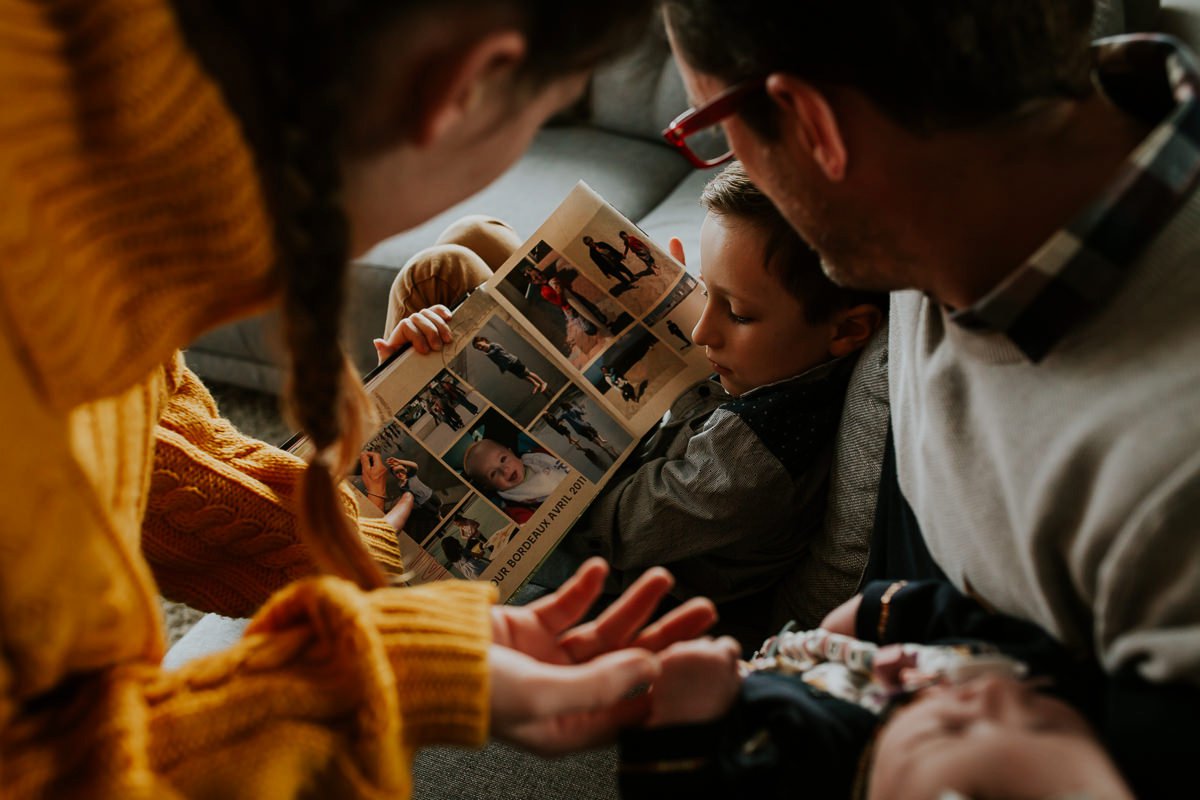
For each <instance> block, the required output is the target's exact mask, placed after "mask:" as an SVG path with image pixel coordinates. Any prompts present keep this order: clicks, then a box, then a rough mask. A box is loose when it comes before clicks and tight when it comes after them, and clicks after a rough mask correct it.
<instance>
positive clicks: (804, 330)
mask: <svg viewBox="0 0 1200 800" xmlns="http://www.w3.org/2000/svg"><path fill="white" fill-rule="evenodd" d="M701 202H702V203H703V204H704V206H705V207H706V208H707V210H708V215H707V217H706V218H705V221H704V226H703V228H702V230H701V255H702V269H701V273H702V278H703V280H704V283H705V285H706V295H707V303H706V306H705V309H704V312H703V314H702V316H701V318H700V321H699V323H698V324H697V325H696V327H695V330H694V331H693V332H692V341H693V342H694V343H695V345H696V346H697V347H703V348H704V350H705V354H706V355H707V356H708V359H709V361H710V362H711V364H712V367H713V370H714V372H715V373H716V375H715V376H714V377H713V378H712V379H709V380H707V381H704V382H702V383H700V384H698V385H696V386H694V387H693V388H692V389H690V390H689V391H688V392H686V393H685V394H684V395H683V396H682V397H681V398H679V400H677V401H676V402H675V403H674V405H673V406H672V407H671V410H670V412H669V413H668V414H667V415H666V416H665V417H664V418H663V421H662V423H661V424H660V425H659V426H658V428H657V429H656V430H654V431H652V432H651V434H650V435H648V436H647V437H646V439H644V440H643V442H642V444H641V447H640V450H639V452H638V453H637V454H635V455H634V456H633V457H631V458H630V460H629V461H628V462H626V464H625V465H623V466H622V468H621V471H620V472H619V473H618V474H617V475H616V476H615V477H614V478H613V480H612V482H611V483H609V485H608V486H607V487H606V488H605V490H604V492H603V493H602V494H601V496H600V497H598V498H597V499H596V500H595V502H593V504H592V505H591V507H590V508H589V509H588V511H587V513H586V514H585V515H584V517H583V518H582V519H581V520H580V521H579V523H577V525H576V526H575V528H574V529H573V531H572V533H571V535H570V536H569V537H568V539H567V544H566V547H568V548H570V549H572V550H573V551H575V553H576V554H577V555H592V554H600V555H603V556H604V557H605V558H607V559H608V560H609V561H610V562H611V563H612V565H613V567H614V573H613V574H614V578H615V580H616V582H617V583H620V584H622V585H627V584H628V583H629V582H631V581H632V580H634V579H635V578H636V577H637V575H639V574H640V573H641V572H642V571H643V570H645V569H646V568H648V567H650V566H654V565H669V567H670V569H671V571H672V573H673V574H674V575H675V576H676V588H675V593H676V594H677V595H678V596H679V597H680V598H686V597H690V596H698V595H702V596H707V597H710V598H712V599H713V600H714V601H715V602H716V603H717V606H718V609H719V610H720V612H721V620H722V623H721V624H722V629H723V630H724V631H725V632H727V633H731V634H733V635H734V636H735V637H736V638H738V639H739V640H740V641H741V642H742V644H743V646H746V647H752V646H753V645H754V644H756V643H757V642H759V641H761V640H762V638H763V636H765V635H766V633H767V632H769V630H770V629H771V628H770V627H769V626H770V625H771V624H777V623H772V619H774V618H775V617H781V618H782V619H789V618H792V617H795V616H800V617H801V618H805V617H807V618H809V619H811V620H812V621H813V622H815V621H816V620H819V619H821V617H822V616H824V614H825V613H826V612H827V611H828V610H829V609H828V608H820V609H816V608H814V609H788V610H787V612H786V613H784V612H782V611H777V610H776V609H773V608H772V605H773V596H772V595H773V592H772V587H773V585H774V584H775V583H776V582H777V581H779V580H780V579H781V578H782V577H783V576H784V575H786V574H788V573H789V571H790V570H792V569H794V568H795V567H796V565H797V563H798V562H799V561H800V560H801V559H803V558H805V556H806V547H807V542H808V540H809V538H810V537H811V536H812V535H813V534H815V533H816V532H817V531H818V530H819V528H820V525H821V524H822V520H823V517H824V510H825V495H826V491H827V488H828V475H829V467H830V462H831V460H832V448H833V439H834V435H835V433H836V431H837V427H838V422H839V420H840V418H841V411H842V403H843V400H844V397H845V393H846V386H847V382H848V380H849V375H850V372H851V370H852V368H853V366H854V362H855V360H856V356H857V353H858V351H859V350H860V349H861V348H862V347H863V346H864V345H865V344H866V343H867V342H868V341H869V340H870V339H871V337H872V336H873V335H874V334H875V332H876V331H877V330H878V329H879V327H880V326H881V324H882V322H883V311H882V309H883V307H884V305H883V298H881V297H879V296H876V295H873V294H867V293H862V292H851V291H847V290H843V289H840V288H838V287H837V286H835V285H833V284H832V283H831V282H830V281H829V279H828V278H826V277H825V275H824V273H823V272H822V271H821V266H820V264H819V262H818V259H817V257H816V255H815V254H814V253H813V252H812V251H811V250H810V249H809V248H808V246H807V245H806V244H805V243H804V242H803V241H802V240H801V239H800V238H799V237H798V235H797V234H796V233H795V232H794V231H793V230H792V228H791V227H790V226H789V225H788V224H787V222H786V221H784V219H783V218H782V217H781V216H780V215H779V213H778V212H777V211H776V210H775V209H774V207H773V206H772V205H771V204H770V202H769V201H768V200H767V199H766V198H765V197H764V196H763V195H762V193H761V192H759V191H758V190H757V188H755V187H754V186H753V184H751V183H750V181H749V180H748V179H747V177H746V175H745V172H744V171H743V170H742V168H741V165H740V164H738V163H736V162H734V163H733V164H731V165H730V166H729V167H728V168H727V169H725V170H724V171H723V172H722V173H720V174H719V175H718V176H717V177H716V178H715V179H714V180H713V181H712V182H711V183H709V185H708V186H707V187H706V188H705V191H704V194H703V197H702V198H701ZM672 248H673V250H675V255H677V256H678V257H680V260H682V255H683V254H682V252H680V248H679V246H678V243H677V241H676V240H673V241H672ZM841 589H842V590H843V591H842V593H841V596H842V597H849V596H850V595H851V594H852V593H853V590H854V585H853V584H852V583H848V584H847V585H845V586H844V587H841Z"/></svg>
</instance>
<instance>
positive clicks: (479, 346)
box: [471, 339, 490, 350]
mask: <svg viewBox="0 0 1200 800" xmlns="http://www.w3.org/2000/svg"><path fill="white" fill-rule="evenodd" d="M471 344H472V345H474V346H475V349H476V350H487V349H488V345H489V344H490V342H488V340H487V339H476V340H475V341H473V342H471Z"/></svg>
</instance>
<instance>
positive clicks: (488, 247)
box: [383, 215, 521, 338]
mask: <svg viewBox="0 0 1200 800" xmlns="http://www.w3.org/2000/svg"><path fill="white" fill-rule="evenodd" d="M520 246H521V237H519V236H517V232H516V231H514V230H513V229H512V228H511V227H510V226H509V225H508V223H506V222H502V221H501V220H498V219H496V218H494V217H485V216H481V215H475V216H469V217H463V218H462V219H460V220H458V221H457V222H454V223H452V224H451V225H450V227H448V228H446V230H444V231H442V233H441V235H440V236H438V238H437V241H436V242H434V244H433V246H432V247H427V248H425V249H424V250H422V251H421V252H419V253H417V254H416V255H414V256H413V257H412V258H410V259H409V260H408V263H407V264H405V265H404V267H403V268H402V269H401V270H400V272H398V273H397V274H396V279H395V280H394V281H392V288H391V290H390V291H389V292H388V312H387V323H386V324H385V325H384V329H383V336H384V338H387V336H388V334H390V333H391V332H392V329H393V328H395V327H396V324H397V323H398V322H399V321H400V320H402V319H404V318H405V317H407V316H409V315H410V314H415V313H416V312H418V311H420V310H421V309H423V308H429V307H430V306H433V305H437V304H439V303H441V304H442V305H446V306H448V305H450V304H451V303H455V302H457V301H458V300H460V299H461V298H462V297H463V295H465V294H466V293H467V292H469V291H471V290H472V289H474V288H476V287H477V286H479V285H480V284H481V283H483V282H485V281H486V280H487V279H488V278H490V277H492V273H493V272H494V271H495V270H497V269H499V268H500V266H501V265H502V264H503V263H504V262H505V261H507V260H508V257H509V256H511V255H512V254H513V253H514V252H516V250H517V248H518V247H520Z"/></svg>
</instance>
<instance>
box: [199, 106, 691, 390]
mask: <svg viewBox="0 0 1200 800" xmlns="http://www.w3.org/2000/svg"><path fill="white" fill-rule="evenodd" d="M690 170H691V167H690V166H689V165H688V164H687V163H686V162H685V161H684V160H683V159H682V158H680V157H679V155H678V154H677V153H675V152H674V151H673V150H672V149H671V148H669V147H668V146H667V145H666V144H665V143H659V142H651V141H646V140H643V139H636V138H630V137H628V136H624V135H621V134H617V133H612V132H609V131H602V130H598V129H596V128H593V127H590V126H570V127H557V128H547V129H546V130H543V131H541V132H540V133H538V135H537V137H536V139H535V140H534V143H533V145H532V147H531V148H530V149H529V152H528V153H526V154H525V156H524V157H523V158H522V159H521V160H520V161H519V162H517V164H516V165H514V166H513V168H512V169H510V170H509V171H508V172H506V173H505V174H504V175H503V176H501V177H500V178H499V179H498V180H497V181H496V182H495V183H493V184H492V185H491V186H489V187H488V188H486V189H484V190H483V191H482V192H479V193H478V194H476V195H474V196H473V197H470V198H468V199H466V200H464V201H463V202H462V203H460V204H459V205H457V206H455V207H454V208H451V209H450V210H449V211H446V212H444V213H442V214H441V215H439V216H437V217H435V218H433V219H432V220H430V221H428V222H426V223H424V224H423V225H420V226H418V227H416V228H414V229H412V230H410V231H408V232H406V233H402V234H400V235H398V236H393V237H391V238H389V239H386V240H384V241H382V242H380V243H379V244H378V245H376V246H375V247H374V248H372V249H371V250H370V252H368V253H367V254H366V255H365V256H363V257H362V258H361V259H359V263H358V264H356V265H355V266H354V267H352V270H351V279H350V293H349V294H350V299H349V309H348V314H347V324H346V336H347V342H348V344H349V349H350V351H351V355H352V357H353V358H354V360H355V363H356V364H357V365H358V367H359V369H360V370H362V371H364V372H365V371H367V370H369V369H370V368H371V367H373V366H374V365H375V351H374V348H373V347H372V346H371V340H372V339H373V338H375V337H376V336H379V335H380V334H381V333H382V332H383V323H384V319H385V317H386V313H387V296H388V287H390V286H391V282H392V278H393V277H394V275H395V273H396V271H397V270H398V269H399V268H400V267H402V266H404V264H405V262H407V261H408V259H409V258H410V257H412V255H413V254H414V253H416V252H417V251H418V250H421V249H423V248H425V247H428V246H429V245H430V244H432V243H433V241H434V239H436V238H437V235H438V234H439V233H441V231H442V229H444V228H445V227H446V226H447V225H449V224H450V223H451V222H453V221H454V220H456V219H458V218H459V217H461V216H463V215H465V214H492V215H495V216H499V217H501V218H503V219H504V220H506V221H507V222H509V223H510V224H511V225H512V226H513V227H514V228H516V229H517V231H518V232H519V233H521V235H522V236H528V235H529V234H531V233H533V231H534V230H535V229H536V228H537V227H538V226H539V225H540V224H541V223H542V222H543V221H544V220H545V218H546V217H547V216H549V214H550V212H551V211H553V210H554V208H555V206H557V205H558V204H559V203H560V202H561V201H562V199H563V198H564V197H566V196H567V193H568V192H569V191H570V190H571V187H573V186H574V185H575V183H576V181H579V180H584V181H586V182H587V183H588V184H589V185H591V187H592V188H593V189H595V190H596V191H597V192H599V193H600V194H601V195H602V196H603V197H604V198H605V199H606V200H608V201H609V202H610V203H612V204H613V205H614V206H615V207H616V208H617V209H619V210H620V211H621V212H622V213H623V214H625V215H626V216H628V217H630V218H631V219H633V220H635V221H636V220H638V219H640V218H641V217H643V216H645V215H646V213H647V212H649V211H650V210H651V209H653V208H655V207H656V206H658V205H659V204H660V203H661V202H662V200H663V199H664V198H665V197H667V196H668V195H669V194H670V193H671V191H672V190H673V189H674V188H675V186H676V185H677V184H678V183H679V181H680V179H682V178H683V177H684V176H685V175H687V174H688V172H689V171H690ZM697 218H698V215H697ZM274 331H275V321H274V320H273V319H271V318H270V317H265V318H255V319H251V320H243V321H241V322H238V323H235V324H234V325H230V326H226V327H224V328H220V329H217V330H214V331H211V332H209V333H207V334H205V335H204V336H202V337H200V338H199V339H197V340H196V342H195V343H193V345H192V347H191V348H190V356H189V358H190V361H191V363H192V364H194V366H195V368H196V369H197V371H198V372H200V374H201V375H205V376H209V377H213V378H216V379H218V380H224V381H228V382H232V383H238V384H240V385H246V386H251V387H252V388H270V389H273V390H275V391H278V389H279V385H280V384H279V376H280V375H282V372H281V371H280V369H279V365H280V364H281V363H282V361H281V359H280V357H279V355H278V354H279V353H280V352H281V350H280V348H279V346H278V335H277V334H276V333H275V332H274ZM237 362H246V368H244V369H243V368H240V365H237ZM235 365H237V367H236V368H231V367H235ZM264 382H265V385H264Z"/></svg>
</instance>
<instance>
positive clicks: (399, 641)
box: [370, 581, 496, 749]
mask: <svg viewBox="0 0 1200 800" xmlns="http://www.w3.org/2000/svg"><path fill="white" fill-rule="evenodd" d="M370 598H371V602H372V606H373V612H374V620H373V621H374V623H375V627H376V629H377V630H378V631H379V634H380V636H381V637H382V639H383V643H384V647H385V649H386V650H387V654H388V658H389V660H390V661H391V664H392V668H393V671H394V673H395V677H396V691H397V694H398V696H399V697H400V698H401V701H402V705H401V713H402V714H403V718H404V721H403V728H402V730H403V731H404V738H405V740H406V744H407V745H408V746H409V747H411V748H414V749H415V748H419V747H423V746H426V745H433V744H455V745H465V746H473V747H480V746H482V745H483V744H484V742H485V741H486V740H487V732H488V726H489V717H488V711H489V696H490V688H489V685H490V684H489V673H488V662H487V654H488V647H489V645H490V644H491V639H492V627H491V626H492V622H491V606H492V604H493V603H494V602H495V601H496V592H495V589H494V588H493V587H492V586H491V584H489V583H486V582H470V581H444V582H439V583H436V584H430V585H427V586H418V587H412V588H407V589H385V590H381V591H377V592H372V593H371V595H370Z"/></svg>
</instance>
